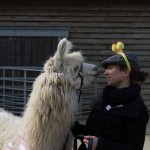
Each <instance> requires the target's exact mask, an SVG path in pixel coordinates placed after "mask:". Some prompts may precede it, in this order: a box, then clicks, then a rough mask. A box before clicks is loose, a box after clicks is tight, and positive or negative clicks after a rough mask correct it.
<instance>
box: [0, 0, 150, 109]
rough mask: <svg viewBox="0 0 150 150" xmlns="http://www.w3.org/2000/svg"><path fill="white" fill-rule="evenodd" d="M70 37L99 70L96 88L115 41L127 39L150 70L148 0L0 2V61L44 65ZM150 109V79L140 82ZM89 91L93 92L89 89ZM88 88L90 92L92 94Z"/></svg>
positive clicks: (128, 47) (127, 46)
mask: <svg viewBox="0 0 150 150" xmlns="http://www.w3.org/2000/svg"><path fill="white" fill-rule="evenodd" d="M65 36H68V37H69V39H70V40H71V41H72V42H73V43H74V45H75V50H82V52H83V54H84V56H85V58H86V61H87V62H90V63H94V64H97V65H98V66H99V69H100V71H101V75H100V78H99V79H98V92H100V91H101V90H102V88H103V87H104V86H105V83H106V81H105V78H104V75H103V71H104V70H103V69H102V67H101V61H102V60H104V59H105V58H107V57H108V56H110V55H112V54H113V53H112V52H111V45H112V43H114V42H117V41H123V42H124V43H125V51H126V52H134V53H135V54H136V55H137V56H138V58H139V61H140V65H141V67H142V70H144V71H147V72H150V3H147V2H146V1H140V2H138V1H135V0H130V1H129V0H126V1H118V0H113V1H111V0H105V1H98V0H87V1H86V0H81V1H78V0H76V1H75V0H70V1H69V0H30V1H29V0H26V1H25V0H6V1H3V3H1V5H0V64H1V66H42V64H43V62H44V61H45V60H46V59H47V58H48V56H49V55H52V54H53V53H54V52H55V49H56V46H57V43H58V39H59V38H62V37H65ZM142 88H143V89H142V97H143V99H144V101H145V103H146V105H147V106H148V107H149V109H150V79H148V80H147V81H146V83H144V84H143V86H142ZM88 93H90V91H88ZM88 93H87V94H88Z"/></svg>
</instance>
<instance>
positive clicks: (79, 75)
mask: <svg viewBox="0 0 150 150" xmlns="http://www.w3.org/2000/svg"><path fill="white" fill-rule="evenodd" d="M82 71H83V63H81V66H80V70H79V72H78V75H77V77H80V79H81V84H80V88H79V89H78V90H79V98H78V103H79V102H80V98H81V94H82V90H81V89H82V86H83V81H84V78H83V72H82Z"/></svg>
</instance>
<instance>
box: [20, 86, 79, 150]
mask: <svg viewBox="0 0 150 150" xmlns="http://www.w3.org/2000/svg"><path fill="white" fill-rule="evenodd" d="M56 88H57V89H56ZM45 90H49V91H45ZM56 91H57V92H59V93H55V92H56ZM64 91H65V92H64ZM45 92H48V93H45ZM76 110H77V95H76V93H75V91H74V90H72V89H71V88H67V89H62V87H60V88H59V87H58V86H46V85H45V86H44V87H43V88H42V86H41V87H40V85H39V86H38V88H36V87H34V88H33V91H32V93H31V96H30V99H29V102H28V105H27V109H26V111H25V113H24V117H23V118H24V126H23V131H24V133H23V135H24V137H25V138H26V140H27V144H28V145H29V147H30V148H29V150H31V149H38V150H48V149H53V148H52V147H50V145H51V146H52V145H53V146H54V149H55V150H57V147H58V150H59V149H61V148H59V144H56V145H54V142H53V141H57V140H58V141H60V143H62V144H63V143H64V142H65V138H64V137H66V136H67V134H68V132H69V130H70V127H71V125H72V124H73V122H74V120H75V113H76ZM62 133H63V136H64V137H60V134H62ZM61 146H62V145H61Z"/></svg>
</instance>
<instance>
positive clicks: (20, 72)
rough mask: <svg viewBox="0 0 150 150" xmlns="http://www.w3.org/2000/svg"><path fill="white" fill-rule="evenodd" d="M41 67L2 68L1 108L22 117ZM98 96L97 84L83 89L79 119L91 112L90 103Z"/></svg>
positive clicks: (0, 83) (0, 81) (0, 71)
mask: <svg viewBox="0 0 150 150" xmlns="http://www.w3.org/2000/svg"><path fill="white" fill-rule="evenodd" d="M41 70H42V68H39V67H0V107H1V108H4V109H5V110H7V111H10V112H12V113H13V114H15V115H18V116H20V115H22V112H23V111H24V106H25V105H26V102H27V100H28V96H29V94H30V93H31V90H32V89H31V88H32V84H33V81H34V80H35V78H36V77H37V76H38V75H39V74H40V72H41ZM95 96H97V83H93V84H92V85H91V86H90V87H88V88H85V89H83V94H82V96H81V100H80V103H79V112H78V113H77V117H78V119H84V118H86V117H87V116H88V114H89V112H90V107H89V106H90V103H91V101H92V100H93V98H94V97H95Z"/></svg>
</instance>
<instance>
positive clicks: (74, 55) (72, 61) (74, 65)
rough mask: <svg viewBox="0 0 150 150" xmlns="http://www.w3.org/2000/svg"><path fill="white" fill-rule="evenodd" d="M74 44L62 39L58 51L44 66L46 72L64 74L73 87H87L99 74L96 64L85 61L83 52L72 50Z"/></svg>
mask: <svg viewBox="0 0 150 150" xmlns="http://www.w3.org/2000/svg"><path fill="white" fill-rule="evenodd" d="M72 48H73V44H72V43H71V42H70V41H68V40H67V39H66V38H64V39H62V40H61V41H60V42H59V44H58V47H57V51H56V53H55V55H54V56H53V57H51V58H50V59H49V60H48V61H47V62H46V64H45V66H44V71H45V72H46V73H48V74H49V73H52V72H53V73H56V74H63V75H64V76H65V77H66V79H68V81H69V82H70V83H71V85H72V87H73V88H75V89H79V88H80V87H81V86H82V87H86V86H88V85H89V84H91V82H92V81H94V80H96V78H97V77H98V75H99V72H98V68H97V66H96V65H93V64H88V63H83V61H84V59H83V56H82V54H81V52H72V51H71V50H72Z"/></svg>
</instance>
